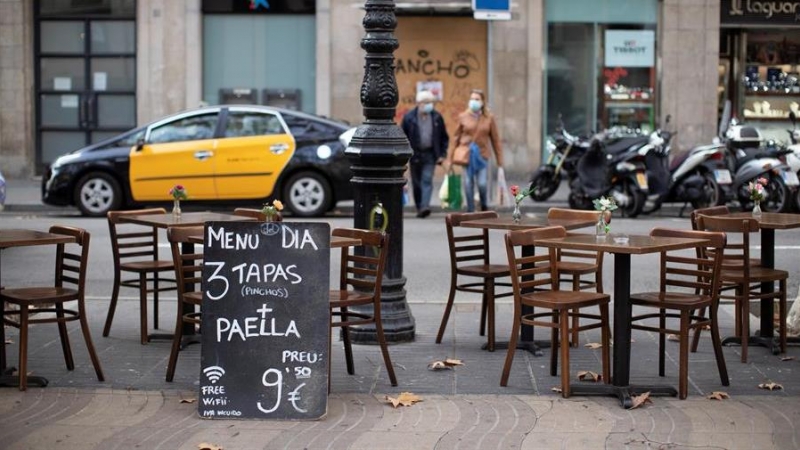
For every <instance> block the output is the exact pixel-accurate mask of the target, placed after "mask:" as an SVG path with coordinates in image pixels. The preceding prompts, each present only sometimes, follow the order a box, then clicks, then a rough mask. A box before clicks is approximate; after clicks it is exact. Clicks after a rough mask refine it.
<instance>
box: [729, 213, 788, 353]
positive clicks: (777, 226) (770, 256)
mask: <svg viewBox="0 0 800 450" xmlns="http://www.w3.org/2000/svg"><path fill="white" fill-rule="evenodd" d="M721 217H727V218H734V219H737V218H738V219H752V218H753V214H752V213H750V212H737V213H730V214H725V215H723V216H721ZM757 219H758V225H759V228H760V229H761V265H762V266H763V267H766V268H768V269H774V268H775V230H789V229H792V228H800V214H785V213H768V212H765V213H762V214H761V218H757ZM774 290H775V284H774V283H772V282H764V283H761V292H763V293H767V292H772V291H774ZM774 314H775V304H774V302H773V300H772V299H763V300H761V327H760V330H759V331H758V332H757V334H756V335H753V336H750V337H749V340H748V344H749V345H761V346H764V347H768V348H771V349H772V353H774V354H776V355H777V354H778V353H780V345H779V344H778V343H777V342H776V341H775V338H774V331H775V325H774V323H773V320H774V319H773V315H774ZM731 342H733V343H740V342H741V338H739V337H728V338H725V339H723V341H722V343H723V344H727V343H731ZM787 342H790V343H795V344H796V343H798V342H800V338H799V337H790V338H787Z"/></svg>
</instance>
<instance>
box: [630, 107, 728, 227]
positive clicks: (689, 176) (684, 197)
mask: <svg viewBox="0 0 800 450" xmlns="http://www.w3.org/2000/svg"><path fill="white" fill-rule="evenodd" d="M669 120H670V117H669V116H667V123H669ZM673 136H674V133H671V132H669V131H663V130H661V129H658V130H656V131H654V132H653V133H652V134H651V135H650V142H649V143H648V146H649V147H650V150H649V152H648V153H647V156H646V158H645V164H646V166H647V180H648V184H649V185H650V195H649V196H648V198H647V203H646V204H645V207H644V210H643V213H644V214H650V213H652V212H654V211H656V210H658V209H659V208H661V205H662V204H663V203H665V202H682V203H684V206H683V208H681V210H680V212H679V214H678V215H679V216H682V215H683V211H684V208H685V207H686V204H691V205H692V208H694V209H698V208H705V207H708V206H715V205H719V204H722V203H723V202H724V196H723V192H722V188H721V185H728V184H730V183H731V182H732V178H731V174H730V171H729V170H728V169H727V166H726V165H725V146H724V145H723V144H719V143H718V144H711V145H701V146H698V147H695V148H693V149H691V150H689V151H688V152H686V153H684V154H683V155H681V156H680V157H678V158H675V159H674V160H673V161H672V163H671V164H670V162H669V156H670V152H671V146H670V141H671V139H672V137H673Z"/></svg>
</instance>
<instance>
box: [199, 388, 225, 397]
mask: <svg viewBox="0 0 800 450" xmlns="http://www.w3.org/2000/svg"><path fill="white" fill-rule="evenodd" d="M202 389H203V395H205V394H210V395H225V386H203V387H202Z"/></svg>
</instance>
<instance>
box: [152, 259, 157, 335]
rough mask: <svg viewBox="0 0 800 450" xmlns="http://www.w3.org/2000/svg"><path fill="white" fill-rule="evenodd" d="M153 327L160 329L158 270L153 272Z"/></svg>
mask: <svg viewBox="0 0 800 450" xmlns="http://www.w3.org/2000/svg"><path fill="white" fill-rule="evenodd" d="M153 328H155V329H156V330H158V271H155V272H153Z"/></svg>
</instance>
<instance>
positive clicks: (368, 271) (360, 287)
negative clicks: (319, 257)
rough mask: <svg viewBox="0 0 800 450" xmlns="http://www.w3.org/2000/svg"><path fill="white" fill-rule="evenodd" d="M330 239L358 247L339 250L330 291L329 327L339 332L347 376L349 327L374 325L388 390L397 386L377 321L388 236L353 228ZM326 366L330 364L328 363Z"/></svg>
mask: <svg viewBox="0 0 800 450" xmlns="http://www.w3.org/2000/svg"><path fill="white" fill-rule="evenodd" d="M331 235H333V236H340V237H347V238H353V239H360V240H361V245H360V246H358V247H344V248H342V257H341V264H340V268H339V270H340V276H339V289H338V290H332V291H330V309H331V322H330V326H331V329H333V328H334V327H339V328H341V329H342V341H343V343H344V354H345V359H346V362H347V373H349V374H350V375H353V374H354V373H355V369H354V367H353V349H352V346H351V343H350V327H351V326H356V325H368V324H375V334H376V336H377V338H378V344H379V345H380V347H381V353H382V354H383V362H384V364H385V365H386V372H388V374H389V381H390V382H391V383H392V386H397V378H396V377H395V374H394V367H393V366H392V361H391V359H390V358H389V349H388V347H387V344H386V337H385V336H384V334H383V322H382V321H381V286H382V283H383V272H384V269H385V267H386V258H387V256H388V254H389V250H388V248H389V236H388V235H387V234H386V233H384V232H381V231H367V230H359V229H353V228H335V229H333V230H332V232H331ZM370 305H371V306H372V311H371V312H368V309H369V308H367V307H368V306H370ZM351 307H356V308H357V311H353V310H350V309H349V308H351ZM336 318H338V320H336ZM328 363H329V364H330V360H329V361H328ZM329 368H330V365H329ZM329 370H330V369H329Z"/></svg>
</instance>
